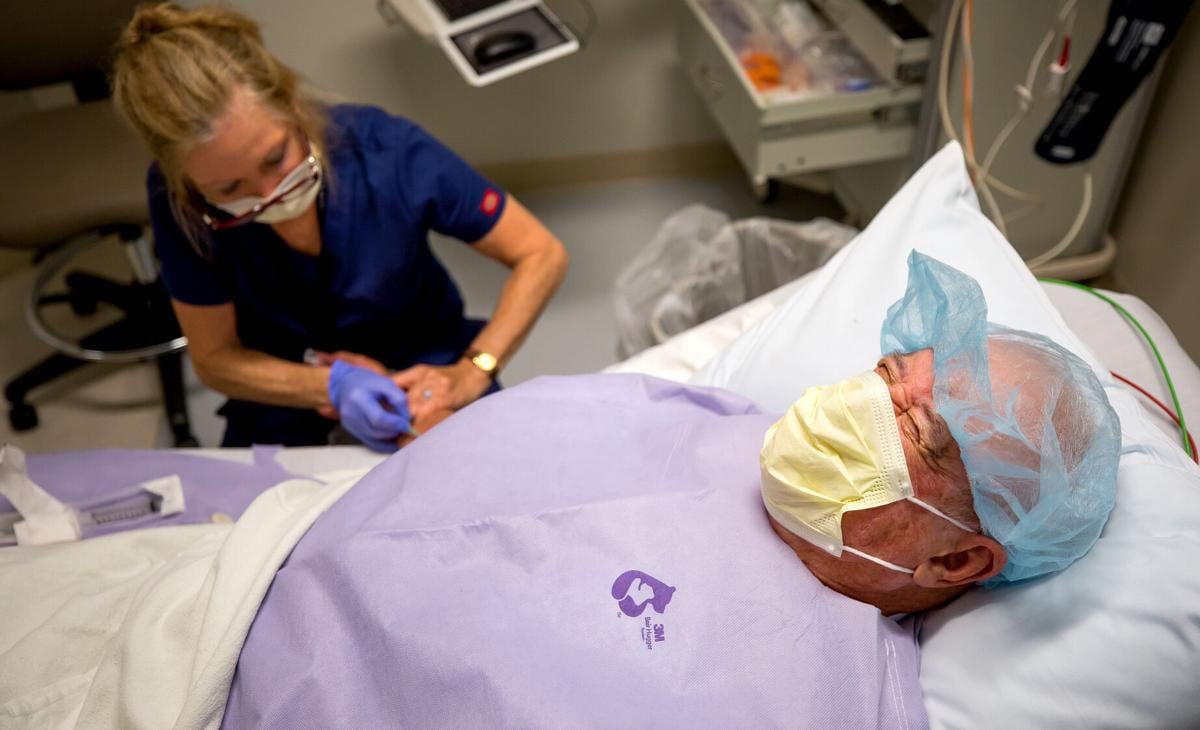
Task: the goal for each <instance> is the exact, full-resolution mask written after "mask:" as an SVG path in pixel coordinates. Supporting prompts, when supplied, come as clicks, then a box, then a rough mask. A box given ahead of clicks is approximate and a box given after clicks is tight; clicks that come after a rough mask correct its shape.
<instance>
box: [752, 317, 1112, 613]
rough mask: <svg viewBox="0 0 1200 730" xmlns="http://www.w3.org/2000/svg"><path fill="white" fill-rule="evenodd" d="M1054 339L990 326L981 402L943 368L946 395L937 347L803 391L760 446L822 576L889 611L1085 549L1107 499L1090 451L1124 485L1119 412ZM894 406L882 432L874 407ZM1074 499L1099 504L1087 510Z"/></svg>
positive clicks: (926, 603)
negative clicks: (986, 388)
mask: <svg viewBox="0 0 1200 730" xmlns="http://www.w3.org/2000/svg"><path fill="white" fill-rule="evenodd" d="M1031 338H1032V339H1031ZM1047 343H1048V341H1042V340H1039V339H1037V338H1036V336H1032V335H1028V333H1015V334H1014V333H1013V332H1012V331H1007V332H997V333H996V334H994V335H993V336H991V337H989V338H988V342H987V372H988V373H989V380H990V386H991V387H990V391H991V392H990V393H989V394H986V395H985V396H984V399H985V400H990V402H989V403H987V407H986V408H985V407H984V406H983V405H982V402H976V400H973V398H972V396H971V395H970V394H969V393H966V392H962V391H969V390H970V388H971V384H970V382H969V379H963V380H961V381H960V380H959V379H956V378H954V377H950V376H948V375H947V374H946V372H949V371H943V375H942V379H941V381H939V385H940V386H942V390H941V392H940V393H939V391H938V389H937V388H935V380H937V377H936V373H937V372H938V369H937V368H936V367H935V359H934V352H933V350H931V349H924V350H919V351H916V352H912V353H907V354H893V355H888V356H886V357H884V358H882V359H881V360H880V361H879V363H878V364H877V366H876V367H875V369H874V375H871V374H864V375H862V376H858V377H857V378H855V379H851V380H849V381H843V383H842V384H838V385H837V386H830V387H829V388H827V389H818V390H824V391H825V393H824V394H823V395H817V396H814V395H812V394H811V392H809V393H806V394H805V396H804V397H802V398H801V400H800V401H798V402H797V403H796V404H795V405H794V406H793V407H792V409H791V410H790V411H789V414H788V415H786V416H785V417H784V419H782V420H781V421H780V423H779V424H777V425H776V426H775V427H774V429H773V431H772V433H771V434H770V435H769V436H768V439H767V444H766V445H765V446H764V450H763V467H764V501H765V503H766V504H767V508H768V512H769V513H770V519H771V524H772V527H773V528H774V529H775V531H776V533H778V534H779V536H780V537H781V538H782V539H783V540H784V541H785V542H786V543H787V544H788V545H789V546H790V547H791V548H792V549H793V550H794V551H795V552H796V554H797V555H798V556H799V557H800V558H801V559H802V560H803V561H804V563H805V565H806V566H807V567H808V568H809V570H810V571H811V572H812V573H813V575H815V576H816V577H817V578H818V579H820V580H821V581H822V582H823V583H824V584H825V585H827V586H829V587H830V588H832V589H834V590H837V591H838V592H840V593H843V594H845V595H848V596H850V597H852V598H856V599H858V600H861V601H864V602H867V603H871V604H873V605H876V606H878V607H879V608H880V609H881V610H883V611H884V612H885V613H898V612H907V611H917V610H923V609H927V608H931V607H934V606H937V605H940V604H942V603H944V602H946V601H948V600H951V599H952V598H954V597H956V596H957V595H959V594H960V593H962V592H963V591H965V590H967V589H968V588H969V587H971V586H972V585H975V584H977V583H981V582H984V581H989V580H991V581H997V580H1004V579H1024V578H1027V577H1032V576H1033V575H1038V574H1044V573H1048V572H1052V571H1054V570H1058V569H1061V568H1062V567H1065V565H1066V564H1069V563H1070V562H1071V561H1073V560H1074V559H1076V558H1078V557H1079V556H1080V555H1082V554H1083V553H1084V552H1086V550H1087V548H1088V547H1090V545H1091V543H1092V542H1094V540H1095V537H1096V535H1097V534H1098V532H1099V528H1100V526H1102V525H1103V521H1104V519H1105V518H1106V516H1107V514H1108V510H1110V509H1111V506H1112V502H1111V497H1109V498H1108V501H1107V506H1105V504H1104V500H1105V496H1106V494H1110V493H1111V486H1112V485H1102V487H1103V488H1100V489H1097V488H1096V487H1097V485H1096V484H1095V483H1094V482H1095V479H1092V478H1090V476H1091V477H1094V476H1096V473H1095V471H1096V470H1095V469H1094V468H1092V467H1094V462H1097V461H1099V462H1102V463H1103V464H1104V465H1107V464H1108V462H1109V461H1111V463H1112V469H1111V471H1112V474H1113V477H1112V481H1113V482H1115V459H1116V443H1117V442H1116V441H1114V439H1113V429H1114V427H1115V426H1114V424H1115V416H1112V418H1111V419H1109V418H1108V416H1110V415H1111V410H1109V411H1108V412H1107V413H1105V412H1103V409H1101V408H1100V407H1099V405H1098V404H1100V403H1101V402H1102V405H1103V408H1107V401H1106V400H1103V391H1102V390H1100V388H1099V384H1098V382H1097V381H1096V380H1095V377H1094V376H1092V375H1091V374H1090V371H1088V373H1087V375H1088V377H1081V376H1080V372H1079V369H1078V367H1076V365H1078V359H1077V358H1074V357H1073V356H1070V355H1069V354H1067V353H1066V352H1065V351H1064V350H1062V349H1061V348H1057V346H1054V345H1053V343H1049V344H1047ZM1068 366H1069V367H1068ZM1089 377H1090V380H1089V379H1088V378H1089ZM876 378H877V379H878V380H877V379H876ZM880 381H882V383H881V384H880ZM854 383H859V384H861V386H856V385H854ZM847 384H850V385H847ZM884 388H886V395H884ZM1097 393H1099V396H1098V397H1099V399H1100V400H1099V401H1098V400H1097ZM976 395H978V394H976ZM988 396H990V398H989V397H988ZM872 401H874V405H871V402H872ZM887 401H890V404H889V403H888V402H887ZM939 403H940V404H941V407H940V408H939V407H938V404H939ZM889 406H890V407H889ZM876 409H877V410H876ZM885 409H886V410H887V411H888V412H887V413H886V416H887V419H886V423H884V424H883V425H881V426H879V427H878V428H876V426H875V425H872V423H871V421H872V420H873V418H872V416H873V415H874V414H876V413H881V412H883V411H884V410H885ZM942 411H946V412H947V413H946V414H945V415H947V416H948V417H949V418H946V417H944V414H943V413H942ZM948 420H949V422H948ZM893 424H894V428H893V427H892V426H893ZM848 433H851V434H854V435H853V436H848V435H847V434H848ZM789 434H790V435H789ZM897 437H898V442H899V451H900V452H902V454H903V460H902V463H901V461H900V459H899V454H894V453H893V452H894V446H895V442H896V439H897ZM960 442H961V443H964V444H967V447H966V449H960ZM773 449H774V450H773ZM780 449H783V451H780ZM964 451H965V452H966V453H964ZM1110 451H1111V454H1109V453H1108V452H1110ZM812 452H817V453H819V454H821V455H820V456H818V457H812V456H809V455H807V454H810V453H812ZM1097 452H1102V453H1099V454H1098V453H1097ZM889 453H893V455H892V456H889ZM1109 457H1111V458H1109ZM867 462H869V463H867ZM864 463H865V466H864ZM1081 469H1082V471H1081ZM1089 469H1090V471H1089ZM1102 471H1103V470H1102ZM905 472H906V473H905ZM814 475H816V478H815V479H811V480H810V479H809V477H811V476H814ZM1089 475H1090V476H1089ZM1101 476H1107V475H1106V474H1105V475H1101ZM855 480H857V481H858V483H859V486H858V487H857V488H852V487H847V486H846V484H845V483H843V482H854V481H855ZM818 482H819V483H818ZM833 484H837V486H832V487H831V485H833ZM909 484H911V497H910V496H909V495H908V494H906V493H905V490H906V489H907V488H908V486H907V485H909ZM810 487H811V488H810ZM1093 491H1095V492H1097V494H1093V493H1092V492H1093ZM914 498H915V499H914ZM1080 501H1082V502H1091V504H1089V505H1087V507H1086V508H1085V509H1083V510H1080V509H1079V508H1078V507H1077V505H1076V503H1078V502H1080ZM977 510H978V511H977ZM836 513H840V515H841V519H840V532H839V530H838V525H837V518H836V516H835V514H836ZM839 537H840V540H839V539H838V538H839ZM839 548H841V549H839ZM838 553H840V555H839V554H838ZM1014 561H1015V562H1014ZM1010 563H1012V564H1011V565H1010ZM1006 566H1008V570H1006ZM1014 568H1015V569H1016V571H1015V572H1014ZM908 571H911V572H908ZM1011 576H1015V577H1011Z"/></svg>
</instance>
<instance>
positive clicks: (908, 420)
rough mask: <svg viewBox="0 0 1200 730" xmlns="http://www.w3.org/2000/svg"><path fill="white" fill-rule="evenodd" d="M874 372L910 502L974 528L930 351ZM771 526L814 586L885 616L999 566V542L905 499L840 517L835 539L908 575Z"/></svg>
mask: <svg viewBox="0 0 1200 730" xmlns="http://www.w3.org/2000/svg"><path fill="white" fill-rule="evenodd" d="M875 372H876V373H878V374H879V376H880V377H881V378H883V381H884V382H885V383H887V386H888V391H889V393H890V394H891V398H892V406H893V408H894V410H895V414H896V424H897V426H898V427H899V430H900V441H901V444H902V445H903V448H904V458H905V461H906V462H907V464H908V471H909V475H910V477H911V479H912V483H913V488H914V490H915V491H916V496H917V497H918V498H919V499H921V500H922V501H924V502H926V503H928V504H931V505H933V506H934V507H936V508H938V509H940V510H941V511H943V512H945V513H946V514H948V515H949V516H951V517H953V518H955V519H957V520H959V521H961V522H963V523H965V524H967V525H970V526H972V527H975V528H978V526H979V521H978V519H977V518H976V516H975V512H974V509H973V508H972V506H971V495H970V486H969V483H968V481H967V472H966V467H965V466H964V465H963V461H962V457H961V455H960V453H959V449H958V444H957V443H956V442H955V441H954V439H953V437H952V436H951V434H950V430H949V428H947V426H946V422H945V421H943V420H942V418H941V416H939V415H938V414H937V412H936V411H935V410H934V407H933V351H932V350H920V351H918V352H914V353H909V354H896V355H889V356H887V357H884V358H883V359H881V360H880V361H879V363H878V365H876V367H875ZM772 526H773V527H774V529H775V531H776V532H777V533H778V534H779V536H780V537H782V538H783V540H784V541H785V542H787V543H788V545H789V546H791V547H792V549H793V550H795V552H796V554H797V555H799V556H800V558H801V559H802V560H803V561H804V563H805V565H806V566H807V567H808V568H809V570H810V571H812V573H813V575H815V576H816V577H817V578H819V579H820V580H821V582H823V583H825V584H826V585H827V586H829V587H830V588H833V589H834V590H837V591H838V592H840V593H844V594H846V595H848V596H850V597H852V598H857V599H859V600H862V601H865V602H867V603H872V604H874V605H877V606H879V607H880V608H881V609H882V610H884V611H885V612H887V613H897V612H904V611H915V610H921V609H924V608H929V607H931V606H934V605H938V604H940V603H944V602H945V601H947V600H950V599H951V598H953V597H954V596H956V595H958V594H959V593H961V592H962V591H963V590H965V589H966V587H968V586H969V585H971V584H972V583H974V582H976V581H978V580H984V579H986V578H988V577H990V575H993V574H995V573H996V572H998V571H999V570H1000V569H1001V568H1002V567H1003V560H1004V559H1003V548H1001V547H1000V546H999V544H997V543H995V542H994V541H992V540H991V539H990V538H987V537H985V536H983V535H979V534H973V533H969V532H964V531H963V530H961V529H959V528H957V527H955V526H954V525H952V524H950V523H949V522H947V521H946V520H943V519H941V518H940V517H938V516H936V515H934V514H932V513H930V512H929V511H927V510H925V509H922V508H921V507H919V506H917V505H915V504H913V503H911V502H908V501H907V500H904V501H899V502H893V503H892V504H889V505H886V506H884V507H877V508H874V509H867V510H857V511H851V512H846V513H845V514H844V515H843V517H842V538H843V543H844V544H845V545H848V546H851V547H854V548H857V549H859V550H862V551H863V552H866V553H868V554H870V555H874V556H876V557H879V558H882V559H883V560H886V561H888V562H891V563H895V564H897V565H901V566H904V567H911V568H914V569H915V571H916V572H915V574H914V575H907V574H904V573H898V572H895V571H892V570H888V569H887V568H884V567H881V566H879V565H876V564H874V563H871V562H869V561H867V560H863V559H862V558H859V557H857V556H855V555H853V554H851V553H843V554H842V556H841V557H840V558H838V557H834V556H832V555H829V554H828V553H826V552H824V551H823V550H820V549H818V548H816V547H813V546H812V545H810V544H808V543H807V542H805V541H804V540H802V539H800V538H799V537H797V536H795V535H793V534H791V533H790V532H788V531H787V530H786V529H785V528H783V527H782V526H780V525H779V524H777V523H775V522H774V520H772Z"/></svg>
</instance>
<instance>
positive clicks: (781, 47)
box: [701, 0, 881, 93]
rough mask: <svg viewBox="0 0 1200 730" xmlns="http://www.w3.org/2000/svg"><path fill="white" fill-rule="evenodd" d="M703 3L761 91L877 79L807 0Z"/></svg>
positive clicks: (850, 86)
mask: <svg viewBox="0 0 1200 730" xmlns="http://www.w3.org/2000/svg"><path fill="white" fill-rule="evenodd" d="M701 7H702V8H703V9H704V11H705V13H706V14H707V15H708V17H709V19H710V20H711V21H712V22H713V24H714V25H715V26H716V27H717V29H718V30H719V31H720V33H721V36H722V37H723V38H724V39H725V41H726V42H727V43H728V44H729V46H730V48H732V49H733V51H734V54H735V55H737V57H738V61H739V62H740V63H741V65H742V70H743V72H744V73H745V74H746V76H747V78H749V79H750V81H751V83H752V84H754V87H755V88H756V89H758V91H760V92H763V93H797V92H800V93H807V92H814V91H815V92H825V93H832V92H846V91H861V90H863V89H868V88H870V87H872V86H875V85H877V84H879V83H881V82H880V79H879V77H878V75H877V74H876V73H875V72H874V71H873V70H872V69H871V67H870V66H869V65H868V64H867V63H866V61H864V60H863V58H862V56H860V55H859V53H858V51H857V50H856V49H855V48H854V46H853V45H852V44H851V43H850V42H849V41H847V40H846V38H845V36H844V35H842V33H841V31H839V30H837V29H836V28H834V27H833V26H832V25H830V23H829V21H827V20H826V19H825V18H824V17H823V16H822V15H821V14H820V13H818V12H816V11H815V10H813V9H812V7H811V6H810V5H809V4H808V3H807V2H805V0H777V1H775V2H770V1H765V2H757V1H756V0H702V1H701Z"/></svg>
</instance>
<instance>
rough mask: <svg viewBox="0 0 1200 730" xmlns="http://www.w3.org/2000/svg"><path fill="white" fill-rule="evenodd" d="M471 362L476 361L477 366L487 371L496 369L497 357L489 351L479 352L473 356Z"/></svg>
mask: <svg viewBox="0 0 1200 730" xmlns="http://www.w3.org/2000/svg"><path fill="white" fill-rule="evenodd" d="M471 362H473V363H475V366H476V367H478V368H479V369H480V370H483V371H484V372H487V373H490V372H492V371H493V370H495V369H496V365H497V361H496V357H495V356H494V355H492V354H490V353H487V352H481V353H479V354H478V355H476V356H475V357H473V358H471Z"/></svg>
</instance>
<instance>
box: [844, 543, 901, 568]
mask: <svg viewBox="0 0 1200 730" xmlns="http://www.w3.org/2000/svg"><path fill="white" fill-rule="evenodd" d="M842 550H843V551H844V552H848V553H854V554H855V555H857V556H858V557H860V558H862V559H863V560H870V561H871V562H872V563H875V564H876V565H882V566H883V567H885V568H887V569H888V570H894V571H896V572H897V573H908V574H909V575H912V574H913V571H912V570H910V569H909V568H905V567H902V566H899V565H896V564H895V563H889V562H888V561H886V560H883V559H882V558H877V557H875V556H874V555H868V554H866V553H864V552H863V551H861V550H855V549H854V548H852V547H850V546H849V545H843V546H842Z"/></svg>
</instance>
